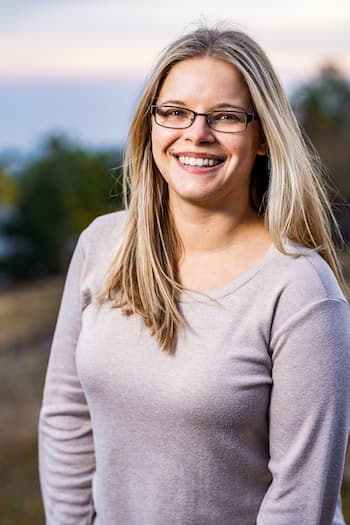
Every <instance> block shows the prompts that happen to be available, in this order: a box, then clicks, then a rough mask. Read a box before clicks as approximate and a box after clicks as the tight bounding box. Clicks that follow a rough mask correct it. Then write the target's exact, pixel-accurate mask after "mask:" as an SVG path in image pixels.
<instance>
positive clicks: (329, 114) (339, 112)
mask: <svg viewBox="0 0 350 525" xmlns="http://www.w3.org/2000/svg"><path fill="white" fill-rule="evenodd" d="M292 105H293V106H294V109H295V111H296V114H297V117H298V119H299V121H300V123H301V124H302V127H303V128H304V130H305V131H306V133H307V135H308V136H309V137H310V138H311V140H312V142H313V144H314V145H315V146H316V149H317V150H318V152H319V154H320V156H321V159H322V161H323V164H324V165H325V167H326V169H327V171H328V173H329V175H330V178H331V180H333V182H334V184H335V186H336V188H338V190H339V191H338V192H337V191H336V192H335V194H334V197H333V200H334V202H335V206H334V209H335V212H336V215H337V218H338V220H339V223H340V226H341V229H342V232H343V235H344V237H345V238H346V239H347V240H348V241H350V204H349V203H350V177H349V166H350V82H349V81H348V80H347V79H346V78H345V77H344V76H343V75H342V74H341V73H340V72H339V70H338V69H337V68H336V67H335V66H334V65H332V64H327V65H325V66H324V67H323V68H322V69H321V71H320V73H319V75H318V76H317V77H316V78H315V79H313V80H311V81H310V82H309V83H308V84H306V85H304V86H301V87H300V88H299V89H297V90H296V92H295V93H294V95H293V96H292Z"/></svg>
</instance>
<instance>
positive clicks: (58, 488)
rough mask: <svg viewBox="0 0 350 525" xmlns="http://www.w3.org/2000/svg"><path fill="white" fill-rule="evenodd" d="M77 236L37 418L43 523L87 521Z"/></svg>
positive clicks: (88, 466)
mask: <svg viewBox="0 0 350 525" xmlns="http://www.w3.org/2000/svg"><path fill="white" fill-rule="evenodd" d="M83 267H84V254H83V248H82V240H81V238H80V240H79V242H78V244H77V247H76V250H75V252H74V255H73V258H72V261H71V264H70V268H69V271H68V274H67V279H66V284H65V289H64V293H63V297H62V303H61V308H60V312H59V316H58V320H57V326H56V330H55V334H54V338H53V343H52V348H51V354H50V359H49V365H48V370H47V376H46V382H45V389H44V397H43V404H42V409H41V414H40V421H39V466H40V481H41V488H42V496H43V501H44V507H45V515H46V523H47V525H73V524H74V525H90V523H92V519H93V514H94V509H93V504H92V477H93V473H94V470H95V455H94V445H93V436H92V427H91V421H90V415H89V409H88V406H87V403H86V399H85V396H84V392H83V390H82V387H81V385H80V382H79V379H78V377H77V372H76V364H75V351H76V345H77V341H78V338H79V334H80V329H81V318H82V312H83V310H84V306H85V305H86V302H87V300H88V298H87V297H86V294H85V293H84V291H83V290H82V286H81V274H82V270H83Z"/></svg>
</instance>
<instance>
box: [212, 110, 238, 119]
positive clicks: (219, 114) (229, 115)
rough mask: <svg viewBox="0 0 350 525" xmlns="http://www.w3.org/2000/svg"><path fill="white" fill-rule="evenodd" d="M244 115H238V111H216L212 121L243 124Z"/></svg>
mask: <svg viewBox="0 0 350 525" xmlns="http://www.w3.org/2000/svg"><path fill="white" fill-rule="evenodd" d="M244 118H245V116H244V113H238V112H236V111H215V112H213V113H212V115H211V120H212V121H216V122H218V121H223V120H225V121H228V122H242V121H244Z"/></svg>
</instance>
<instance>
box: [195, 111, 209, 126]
mask: <svg viewBox="0 0 350 525" xmlns="http://www.w3.org/2000/svg"><path fill="white" fill-rule="evenodd" d="M210 116H211V111H209V112H208V113H197V112H196V111H191V125H192V124H193V123H194V121H195V120H196V118H197V117H204V119H205V123H206V125H207V126H209V127H210V128H211V120H210Z"/></svg>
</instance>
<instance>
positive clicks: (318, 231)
mask: <svg viewBox="0 0 350 525" xmlns="http://www.w3.org/2000/svg"><path fill="white" fill-rule="evenodd" d="M204 56H209V57H213V58H217V59H222V60H225V61H226V62H229V63H230V64H233V65H234V66H235V67H236V68H237V69H238V70H239V71H240V73H241V76H242V78H243V80H244V81H245V83H246V85H247V88H248V90H249V92H250V95H251V99H252V102H253V106H254V110H255V111H256V112H257V113H258V114H259V117H260V123H261V128H262V132H263V134H264V137H265V139H266V144H267V150H268V155H269V161H268V162H267V160H266V159H267V158H265V157H262V158H261V157H260V158H258V157H257V159H256V162H255V165H254V167H253V170H252V174H251V202H252V205H253V206H254V207H255V209H256V210H257V211H258V212H259V213H260V214H262V215H264V218H265V223H266V226H267V228H268V229H269V231H270V234H271V236H272V240H273V243H274V244H275V246H276V248H277V249H278V250H280V251H281V252H282V253H286V252H285V248H284V244H283V239H285V238H289V239H291V240H293V241H296V242H298V243H300V244H302V245H303V246H305V247H308V248H313V249H316V250H317V251H318V252H319V253H320V255H321V256H322V257H323V258H324V259H325V260H326V261H327V262H328V264H329V265H330V267H331V268H332V270H333V271H334V273H335V275H336V277H337V278H338V280H339V282H340V283H341V284H343V277H342V272H341V268H340V264H339V261H338V258H337V254H336V251H335V248H334V244H333V241H332V231H333V232H334V231H338V227H337V224H336V221H335V219H334V216H333V213H332V210H331V206H330V203H329V200H328V197H327V192H326V190H325V187H324V185H323V183H322V182H321V179H322V177H321V165H320V162H319V158H318V156H317V155H316V153H315V152H314V151H313V150H312V149H310V147H307V146H306V144H305V140H304V138H303V136H302V133H301V131H300V129H299V126H298V124H297V121H296V119H295V116H294V114H293V111H292V109H291V107H290V104H289V102H288V99H287V97H286V95H285V93H284V91H283V89H282V87H281V85H280V83H279V80H278V78H277V77H276V74H275V72H274V70H273V68H272V66H271V64H270V62H269V59H268V58H267V56H266V55H265V53H264V51H263V50H262V49H261V48H260V46H259V45H258V44H257V43H256V42H255V41H254V40H252V39H251V38H250V37H249V36H248V35H246V34H245V33H243V32H241V31H236V30H233V29H230V28H223V29H220V28H218V27H215V28H206V27H204V28H203V27H200V28H198V29H197V30H195V31H193V32H190V33H188V34H185V35H184V36H181V37H180V38H178V39H177V40H176V41H175V42H173V43H171V44H170V45H169V46H168V47H167V48H166V49H165V50H164V51H163V53H162V54H161V56H160V58H159V60H158V63H157V64H156V66H155V68H154V70H153V72H152V73H151V75H150V77H149V80H148V83H147V86H146V88H145V90H144V92H143V94H142V96H141V99H140V101H139V104H138V106H137V108H136V111H135V115H134V118H133V121H132V124H131V128H130V132H129V136H128V141H127V146H126V150H125V154H124V196H125V206H126V209H127V222H126V225H125V231H124V235H123V238H122V240H121V243H120V245H119V247H118V250H117V253H116V256H115V259H114V261H113V264H112V266H111V268H110V272H109V274H108V276H107V281H106V288H105V290H104V291H103V292H102V296H106V294H107V295H108V297H109V299H110V300H111V301H112V304H113V306H115V307H120V308H122V311H123V312H124V313H125V314H126V315H132V314H138V315H140V316H141V318H142V319H143V321H144V324H145V325H146V326H147V327H148V328H149V329H150V331H151V333H152V335H154V336H155V337H156V339H157V341H158V343H159V345H160V347H161V348H162V349H163V350H165V351H167V352H170V351H171V350H172V348H173V345H174V342H175V339H176V334H177V331H178V329H179V327H180V326H181V324H182V322H183V321H182V318H181V314H180V312H179V309H178V301H177V300H178V297H179V294H180V292H181V286H180V285H179V283H178V282H177V279H176V268H177V262H178V258H179V250H180V246H181V242H180V239H179V238H178V236H177V233H176V231H175V228H174V224H173V222H172V218H171V215H170V213H169V208H168V188H167V184H166V183H165V181H164V179H163V177H162V176H161V174H160V173H159V171H158V169H157V167H156V165H155V163H154V160H153V157H152V147H151V114H150V106H151V104H154V103H155V101H156V100H157V96H158V94H159V92H160V89H161V86H162V84H163V82H164V80H165V78H166V76H167V74H168V73H169V71H170V69H171V68H172V67H173V66H174V65H175V64H176V63H178V62H180V61H182V60H186V59H190V58H194V57H204Z"/></svg>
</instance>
